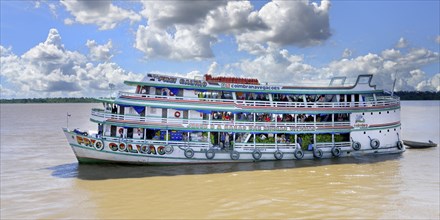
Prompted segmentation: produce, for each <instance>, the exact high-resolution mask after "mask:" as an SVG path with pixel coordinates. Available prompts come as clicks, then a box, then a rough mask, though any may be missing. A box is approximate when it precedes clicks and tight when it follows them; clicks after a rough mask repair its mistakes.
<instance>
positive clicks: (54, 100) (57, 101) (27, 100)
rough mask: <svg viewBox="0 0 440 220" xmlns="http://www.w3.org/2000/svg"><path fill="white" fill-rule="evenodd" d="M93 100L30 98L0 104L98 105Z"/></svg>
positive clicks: (1, 101) (0, 101)
mask: <svg viewBox="0 0 440 220" xmlns="http://www.w3.org/2000/svg"><path fill="white" fill-rule="evenodd" d="M99 102H100V101H98V100H96V99H95V98H85V97H81V98H32V99H0V103H2V104H5V103H99Z"/></svg>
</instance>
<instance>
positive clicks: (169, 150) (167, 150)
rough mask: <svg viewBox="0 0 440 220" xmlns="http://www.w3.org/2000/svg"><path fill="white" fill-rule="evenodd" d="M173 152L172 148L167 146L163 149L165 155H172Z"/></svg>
mask: <svg viewBox="0 0 440 220" xmlns="http://www.w3.org/2000/svg"><path fill="white" fill-rule="evenodd" d="M173 151H174V148H173V146H170V145H168V146H166V147H165V153H167V154H172V153H173Z"/></svg>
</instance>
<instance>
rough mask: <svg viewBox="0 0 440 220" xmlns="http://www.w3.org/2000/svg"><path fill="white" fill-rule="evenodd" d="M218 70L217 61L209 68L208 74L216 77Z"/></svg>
mask: <svg viewBox="0 0 440 220" xmlns="http://www.w3.org/2000/svg"><path fill="white" fill-rule="evenodd" d="M217 68H218V63H217V62H215V61H214V62H212V63H211V65H210V66H209V69H208V72H207V74H210V75H214V74H215V72H216V71H217Z"/></svg>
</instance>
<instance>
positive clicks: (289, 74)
mask: <svg viewBox="0 0 440 220" xmlns="http://www.w3.org/2000/svg"><path fill="white" fill-rule="evenodd" d="M227 71H229V72H238V73H241V74H242V75H243V76H245V77H258V78H259V80H260V82H269V83H280V82H284V83H287V82H289V83H297V82H298V81H301V80H303V79H306V78H307V79H312V78H315V79H316V78H317V77H318V74H316V72H317V69H316V68H314V67H313V66H311V65H309V64H306V63H304V59H303V57H302V56H298V55H291V54H289V52H288V51H287V50H285V49H280V48H279V47H277V46H276V45H273V44H272V45H270V46H269V47H268V48H267V49H266V50H265V52H264V54H262V55H260V56H258V57H256V58H255V59H245V60H242V61H240V62H237V63H234V64H231V65H229V66H228V68H227Z"/></svg>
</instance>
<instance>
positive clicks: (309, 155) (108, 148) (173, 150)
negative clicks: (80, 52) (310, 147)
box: [64, 129, 405, 165]
mask: <svg viewBox="0 0 440 220" xmlns="http://www.w3.org/2000/svg"><path fill="white" fill-rule="evenodd" d="M64 133H65V135H66V138H67V140H68V142H69V144H70V146H71V148H72V150H73V152H74V153H75V156H76V158H77V159H78V161H79V162H80V163H124V164H142V165H166V164H170V165H171V164H175V165H176V164H206V163H237V162H257V161H275V160H300V159H301V160H312V159H329V158H335V157H362V156H368V155H376V154H396V153H402V152H404V151H405V148H404V147H403V148H401V149H399V147H398V146H397V145H396V146H380V147H379V148H377V149H371V148H361V149H360V150H354V149H353V148H352V147H341V148H340V151H341V152H340V155H338V156H335V155H334V153H332V148H321V150H322V155H319V156H317V155H314V152H313V151H302V152H303V154H304V155H303V157H302V158H297V156H296V155H295V149H294V148H290V149H281V150H280V149H273V148H265V147H261V146H259V147H258V149H259V151H260V152H261V157H260V158H258V157H255V156H256V155H255V152H254V151H255V149H254V148H252V149H240V150H235V151H230V150H220V149H209V150H208V149H202V148H196V147H194V148H191V147H188V146H183V145H182V146H179V145H166V144H150V143H146V144H139V143H130V142H123V141H122V142H115V140H114V139H112V140H106V139H105V138H96V137H92V136H84V135H80V134H77V133H74V132H71V131H69V130H67V129H64ZM99 143H101V144H102V146H101V145H100V144H99ZM121 144H122V145H121ZM115 145H116V146H118V147H117V148H116V147H115ZM119 146H123V147H122V148H121V147H119ZM189 148H190V149H191V150H188V149H189ZM187 151H192V155H191V154H186V153H187ZM232 152H234V153H232ZM280 152H281V153H280ZM237 155H238V156H237ZM280 155H282V156H280Z"/></svg>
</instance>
